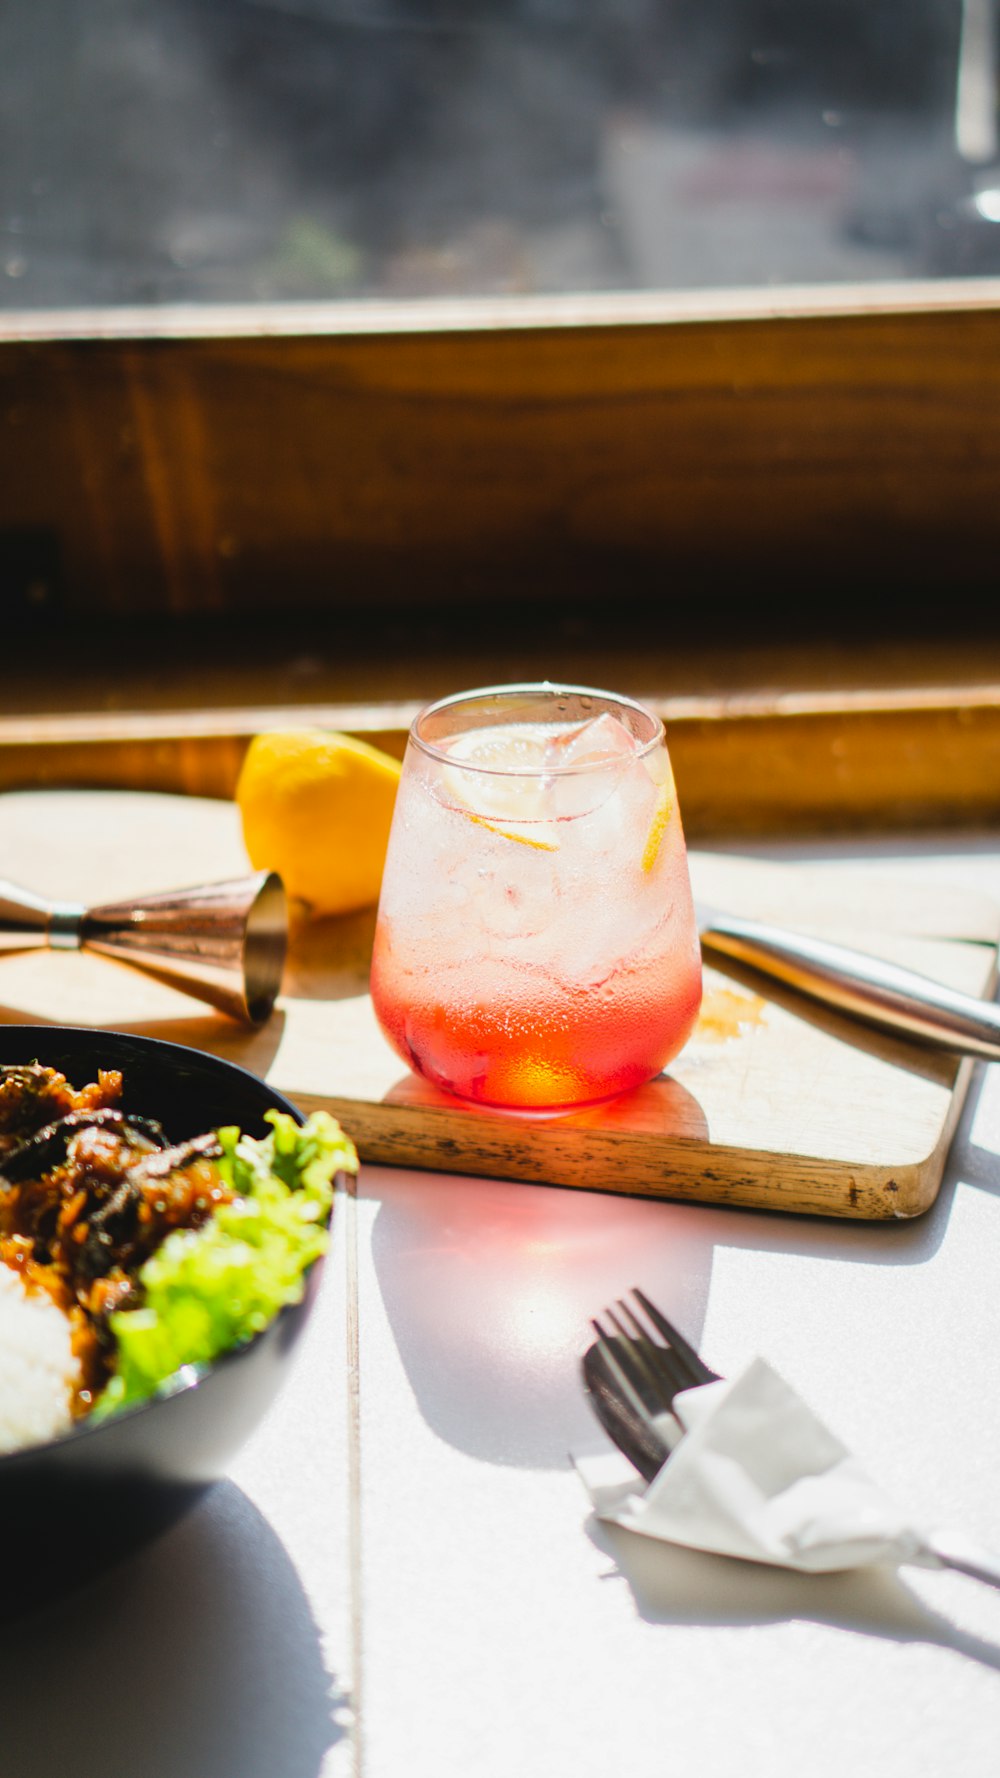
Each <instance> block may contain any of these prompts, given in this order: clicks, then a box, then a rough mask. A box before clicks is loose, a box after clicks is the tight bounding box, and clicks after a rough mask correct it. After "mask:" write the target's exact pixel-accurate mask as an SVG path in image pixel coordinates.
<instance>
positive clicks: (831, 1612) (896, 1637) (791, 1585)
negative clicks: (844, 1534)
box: [587, 1518, 1000, 1672]
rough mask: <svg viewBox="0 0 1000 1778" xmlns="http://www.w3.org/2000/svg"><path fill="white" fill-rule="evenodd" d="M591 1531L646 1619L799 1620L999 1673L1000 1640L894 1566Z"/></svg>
mask: <svg viewBox="0 0 1000 1778" xmlns="http://www.w3.org/2000/svg"><path fill="white" fill-rule="evenodd" d="M587 1530H588V1533H589V1535H590V1538H591V1541H592V1542H593V1543H594V1544H595V1545H596V1546H597V1548H598V1549H599V1550H603V1551H604V1552H605V1553H606V1554H608V1555H609V1556H611V1557H612V1559H613V1560H614V1562H615V1564H616V1570H617V1576H619V1577H621V1578H623V1579H624V1580H625V1581H626V1582H627V1584H628V1586H629V1587H630V1588H631V1591H632V1594H633V1597H634V1599H635V1602H636V1607H637V1609H638V1611H639V1615H640V1616H641V1617H642V1618H644V1619H645V1620H646V1621H647V1623H653V1624H657V1623H659V1624H702V1625H710V1624H731V1625H744V1624H766V1623H781V1622H788V1621H790V1620H792V1619H799V1620H806V1621H809V1622H812V1623H817V1624H829V1625H832V1626H833V1627H834V1628H836V1629H843V1630H851V1631H854V1632H858V1631H860V1632H861V1633H862V1634H864V1635H868V1636H878V1637H882V1638H884V1639H887V1640H889V1641H893V1642H925V1643H931V1644H933V1645H935V1646H936V1647H939V1648H950V1649H954V1650H955V1652H956V1653H958V1654H962V1655H966V1656H968V1657H969V1658H970V1659H971V1660H975V1661H979V1662H981V1663H982V1665H983V1666H985V1667H992V1668H994V1669H995V1670H997V1671H998V1672H1000V1643H995V1642H989V1641H987V1640H986V1639H985V1638H983V1637H980V1636H974V1635H971V1634H969V1633H968V1632H966V1631H964V1630H961V1629H959V1628H958V1627H957V1626H956V1625H955V1624H953V1623H951V1622H950V1621H949V1620H948V1619H947V1618H946V1617H943V1616H942V1615H941V1614H940V1613H939V1612H937V1611H934V1610H933V1608H932V1607H930V1606H929V1605H926V1604H925V1603H924V1601H923V1600H921V1599H919V1598H918V1597H917V1595H916V1594H915V1593H914V1592H912V1591H911V1589H910V1588H909V1587H908V1586H907V1585H906V1583H905V1582H904V1581H903V1580H902V1579H901V1578H900V1577H899V1576H898V1575H897V1574H896V1572H895V1571H894V1570H891V1569H878V1568H866V1569H855V1570H853V1571H852V1572H850V1573H847V1574H808V1575H807V1574H794V1573H792V1572H791V1571H786V1570H784V1569H780V1568H768V1567H765V1566H764V1565H763V1564H758V1563H756V1562H739V1561H736V1560H735V1559H734V1558H732V1557H729V1556H712V1555H706V1554H704V1553H702V1552H701V1551H698V1550H685V1549H681V1548H679V1547H678V1546H677V1545H676V1544H668V1543H660V1542H658V1541H656V1540H654V1539H652V1538H647V1537H642V1536H640V1535H638V1534H637V1533H636V1532H633V1531H626V1530H624V1529H622V1528H621V1527H620V1526H617V1525H608V1524H604V1523H602V1521H601V1520H599V1519H596V1518H593V1519H591V1520H590V1521H589V1523H588V1526H587ZM914 1572H916V1571H914ZM605 1578H613V1577H610V1576H607V1577H605Z"/></svg>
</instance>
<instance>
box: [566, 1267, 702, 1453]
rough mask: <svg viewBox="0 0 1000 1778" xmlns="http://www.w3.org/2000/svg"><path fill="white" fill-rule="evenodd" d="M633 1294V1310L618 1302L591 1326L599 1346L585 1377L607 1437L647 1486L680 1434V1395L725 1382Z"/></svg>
mask: <svg viewBox="0 0 1000 1778" xmlns="http://www.w3.org/2000/svg"><path fill="white" fill-rule="evenodd" d="M631 1294H632V1299H633V1302H632V1304H629V1303H628V1302H626V1301H625V1299H624V1298H619V1301H618V1303H617V1304H616V1305H615V1307H614V1308H607V1309H605V1310H604V1322H602V1321H600V1320H598V1319H597V1318H596V1317H595V1318H594V1319H593V1320H592V1321H591V1326H592V1328H593V1329H594V1332H595V1333H596V1335H597V1340H596V1343H595V1344H594V1345H592V1346H589V1347H588V1348H587V1351H586V1352H585V1353H584V1355H583V1360H582V1368H583V1379H584V1388H585V1389H586V1391H587V1393H588V1395H589V1396H590V1401H591V1406H592V1407H593V1409H594V1412H595V1414H596V1415H597V1418H598V1419H599V1420H600V1422H601V1424H602V1426H603V1427H604V1430H605V1432H606V1433H607V1434H608V1436H609V1438H610V1439H611V1440H612V1442H613V1443H614V1444H616V1445H617V1446H618V1448H619V1450H620V1451H623V1452H624V1454H625V1456H626V1457H627V1458H628V1459H629V1462H630V1463H631V1464H632V1465H633V1467H634V1468H635V1469H637V1470H638V1471H639V1474H640V1475H641V1476H642V1477H643V1479H644V1480H645V1481H647V1482H649V1481H652V1479H653V1477H654V1475H656V1473H657V1471H658V1470H659V1469H662V1467H663V1465H664V1463H665V1462H666V1460H667V1458H668V1457H669V1455H670V1452H671V1451H672V1450H673V1448H674V1446H675V1445H676V1444H677V1442H678V1440H679V1438H680V1437H681V1434H682V1430H683V1429H682V1427H681V1423H680V1421H679V1420H678V1419H677V1418H676V1416H675V1415H674V1413H673V1411H672V1410H673V1401H674V1397H675V1395H679V1394H680V1393H681V1391H682V1390H683V1389H693V1388H696V1387H697V1386H698V1385H699V1384H702V1383H717V1382H718V1381H719V1380H720V1379H719V1377H718V1374H717V1372H715V1371H713V1370H711V1369H710V1368H709V1366H708V1365H707V1364H706V1363H705V1361H704V1359H703V1358H701V1357H699V1355H698V1353H697V1352H696V1351H695V1349H694V1347H693V1346H691V1345H690V1344H689V1343H688V1341H687V1340H686V1339H685V1338H684V1335H683V1334H682V1333H680V1332H679V1331H678V1329H677V1328H676V1327H674V1326H673V1324H672V1322H670V1321H668V1320H667V1318H666V1316H665V1315H663V1314H662V1313H661V1311H660V1310H659V1309H658V1308H657V1307H656V1306H655V1304H654V1303H652V1302H650V1300H649V1298H648V1296H646V1295H645V1293H644V1292H643V1291H641V1290H639V1289H638V1288H635V1289H633V1291H632V1293H631ZM605 1323H607V1325H605ZM609 1329H610V1331H609Z"/></svg>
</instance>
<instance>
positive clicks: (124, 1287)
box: [0, 1062, 357, 1452]
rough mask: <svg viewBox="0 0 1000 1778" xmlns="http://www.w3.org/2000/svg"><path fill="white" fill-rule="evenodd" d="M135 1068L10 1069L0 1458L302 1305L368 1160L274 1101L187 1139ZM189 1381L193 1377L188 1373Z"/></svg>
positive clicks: (2, 1088)
mask: <svg viewBox="0 0 1000 1778" xmlns="http://www.w3.org/2000/svg"><path fill="white" fill-rule="evenodd" d="M123 1088H124V1082H123V1076H122V1073H121V1071H120V1070H118V1069H107V1070H105V1069H99V1070H97V1074H96V1079H94V1080H92V1081H90V1082H88V1083H87V1084H85V1085H84V1086H82V1087H75V1086H73V1085H72V1084H71V1083H70V1082H69V1080H68V1079H67V1078H66V1076H65V1074H63V1073H61V1072H60V1071H59V1070H58V1069H57V1068H54V1067H51V1066H43V1065H42V1064H41V1063H39V1062H29V1063H25V1064H23V1065H22V1064H12V1065H7V1066H4V1067H2V1068H0V1452H10V1451H14V1450H21V1449H24V1448H26V1447H28V1446H31V1445H32V1444H38V1443H42V1442H45V1441H47V1440H51V1439H53V1438H57V1437H58V1436H59V1435H60V1434H62V1433H64V1432H67V1431H69V1430H70V1429H71V1428H72V1427H73V1426H74V1425H75V1424H76V1423H78V1422H80V1421H82V1420H100V1419H106V1418H108V1417H110V1416H112V1415H114V1414H116V1413H118V1412H119V1411H120V1410H121V1409H123V1408H127V1407H131V1406H133V1405H136V1404H138V1403H141V1402H143V1401H146V1400H148V1399H149V1398H150V1397H151V1396H153V1395H154V1394H156V1393H157V1392H159V1391H161V1390H163V1389H164V1388H167V1389H168V1390H169V1384H170V1380H171V1379H172V1378H175V1377H176V1376H177V1375H178V1373H184V1372H185V1371H186V1370H187V1367H190V1366H198V1365H202V1364H207V1363H210V1362H211V1361H212V1360H214V1359H216V1358H218V1357H219V1356H221V1355H222V1354H223V1353H227V1352H230V1351H232V1350H235V1349H236V1348H238V1347H239V1346H241V1345H242V1344H244V1343H246V1342H247V1341H249V1340H251V1339H252V1338H253V1337H254V1336H255V1335H256V1334H258V1333H260V1332H261V1331H262V1330H263V1329H264V1328H265V1327H267V1326H268V1325H269V1324H270V1322H271V1321H273V1320H274V1318H275V1317H276V1316H277V1314H278V1312H279V1310H280V1309H281V1308H283V1307H284V1306H285V1305H286V1304H289V1303H293V1302H297V1301H299V1300H300V1299H301V1296H302V1293H303V1288H304V1279H305V1275H306V1273H307V1271H308V1269H309V1267H310V1266H311V1265H312V1264H313V1262H314V1261H315V1260H316V1259H318V1258H319V1256H320V1255H321V1254H322V1253H323V1252H324V1250H325V1248H326V1245H327V1242H328V1239H329V1229H328V1225H329V1218H330V1211H331V1207H332V1201H333V1181H334V1177H335V1175H336V1173H338V1172H353V1171H356V1169H357V1156H356V1154H355V1151H354V1148H353V1145H352V1144H351V1142H350V1141H349V1139H348V1138H347V1137H346V1136H345V1135H344V1133H343V1131H342V1130H341V1128H340V1125H339V1124H338V1123H337V1121H336V1120H335V1119H334V1118H333V1117H331V1116H330V1115H329V1114H328V1113H326V1112H315V1113H313V1114H312V1116H311V1117H309V1118H308V1119H307V1120H306V1121H305V1122H304V1123H302V1124H300V1123H298V1122H297V1121H296V1120H295V1118H293V1117H292V1116H291V1115H290V1114H289V1113H287V1112H283V1111H278V1110H271V1111H268V1112H266V1113H265V1121H266V1122H267V1123H269V1124H270V1126H271V1128H270V1130H269V1132H268V1134H267V1135H266V1136H264V1137H259V1138H254V1137H251V1136H248V1135H245V1134H243V1133H242V1132H241V1131H240V1130H239V1128H237V1127H235V1126H222V1127H220V1128H218V1129H210V1130H207V1131H205V1132H204V1133H203V1134H199V1135H196V1136H194V1137H191V1138H188V1139H187V1140H185V1141H183V1142H180V1143H172V1142H170V1141H169V1140H168V1138H167V1137H166V1135H165V1134H164V1132H163V1129H162V1127H161V1126H160V1124H159V1123H158V1122H157V1121H156V1120H155V1119H153V1118H150V1117H147V1116H138V1115H135V1114H133V1113H132V1112H128V1111H125V1110H123V1109H122V1098H123ZM187 1374H188V1375H189V1374H190V1372H188V1373H187Z"/></svg>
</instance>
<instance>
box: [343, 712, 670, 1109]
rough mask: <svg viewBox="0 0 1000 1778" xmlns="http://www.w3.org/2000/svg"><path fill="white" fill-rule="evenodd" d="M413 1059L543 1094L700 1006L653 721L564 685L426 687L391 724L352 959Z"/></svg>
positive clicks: (474, 1088) (646, 1051)
mask: <svg viewBox="0 0 1000 1778" xmlns="http://www.w3.org/2000/svg"><path fill="white" fill-rule="evenodd" d="M371 991H372V1000H373V1003H374V1007H375V1011H376V1013H377V1015H378V1018H379V1022H380V1024H381V1026H382V1029H383V1031H384V1032H385V1034H386V1036H387V1037H388V1039H389V1041H390V1043H391V1044H392V1045H393V1047H394V1049H395V1050H396V1051H397V1053H398V1054H399V1055H400V1057H401V1058H402V1059H403V1060H404V1061H405V1062H406V1063H408V1064H409V1066H410V1067H411V1068H413V1069H415V1070H416V1072H417V1073H418V1074H421V1075H423V1076H424V1077H425V1078H426V1079H428V1080H430V1081H433V1082H434V1083H435V1084H436V1085H437V1086H439V1087H443V1088H444V1089H446V1090H447V1091H448V1092H451V1093H456V1094H458V1095H459V1096H460V1097H462V1098H464V1099H471V1100H476V1101H478V1102H479V1103H481V1104H484V1105H495V1106H504V1107H511V1108H516V1109H521V1110H553V1109H557V1108H560V1107H568V1106H573V1105H585V1104H588V1103H592V1102H594V1101H597V1100H602V1099H608V1098H611V1097H614V1096H616V1095H617V1094H619V1093H622V1092H625V1091H627V1090H628V1089H629V1088H630V1087H634V1086H638V1085H639V1084H641V1083H642V1082H643V1081H647V1080H650V1079H651V1078H652V1077H653V1076H654V1075H656V1074H659V1073H660V1071H661V1069H663V1068H664V1067H665V1066H666V1064H667V1063H668V1062H669V1061H671V1059H672V1058H673V1057H674V1056H676V1055H677V1053H678V1051H679V1050H680V1049H681V1048H682V1046H683V1044H684V1043H685V1042H686V1040H687V1038H688V1036H689V1034H690V1032H691V1029H692V1026H693V1024H694V1022H695V1019H696V1017H697V1014H698V1008H699V1006H700V1003H701V955H700V947H699V942H698V935H697V931H696V927H695V919H694V909H693V906H692V900H691V888H690V882H689V879H688V869H687V853H686V850H685V845H684V834H683V829H682V827H681V818H680V811H679V809H678V807H677V796H676V791H675V789H674V781H673V775H672V773H671V769H670V760H669V756H668V754H667V747H666V740H665V737H664V732H663V725H662V723H661V722H660V720H659V718H658V717H656V716H654V715H653V714H652V713H651V712H650V711H648V710H646V709H644V708H643V707H642V706H641V705H639V704H635V703H633V702H632V701H631V700H629V699H627V698H621V697H615V696H613V695H612V694H610V693H607V692H598V691H590V690H588V689H586V688H581V687H568V686H557V685H548V684H543V685H521V686H499V687H495V688H492V689H488V690H484V691H477V692H470V693H468V694H464V695H461V696H458V697H453V698H446V699H444V700H442V701H441V702H440V703H437V704H433V705H431V706H430V707H429V708H428V709H426V710H424V711H422V712H421V714H420V715H419V716H418V717H417V719H416V721H415V723H414V725H413V728H412V730H411V733H410V738H409V742H408V745H407V750H406V758H405V761H404V765H403V774H402V778H401V781H400V786H399V792H398V795H397V800H396V809H395V814H394V817H393V825H392V833H391V836H390V840H389V851H388V856H387V858H386V865H385V873H384V876H383V881H382V895H381V900H380V903H379V915H378V925H377V929H376V936H375V949H374V956H373V960H372V975H371Z"/></svg>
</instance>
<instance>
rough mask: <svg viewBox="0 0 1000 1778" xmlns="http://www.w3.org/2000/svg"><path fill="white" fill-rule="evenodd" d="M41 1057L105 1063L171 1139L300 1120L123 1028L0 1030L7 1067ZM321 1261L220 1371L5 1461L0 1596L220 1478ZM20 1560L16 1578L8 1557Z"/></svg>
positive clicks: (74, 1076) (129, 1541) (253, 1088)
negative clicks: (269, 1116)
mask: <svg viewBox="0 0 1000 1778" xmlns="http://www.w3.org/2000/svg"><path fill="white" fill-rule="evenodd" d="M36 1060H37V1061H39V1062H41V1063H42V1064H43V1065H45V1066H48V1067H54V1068H58V1069H60V1070H61V1071H62V1072H63V1073H64V1074H65V1075H66V1077H67V1079H68V1080H70V1081H71V1082H72V1084H73V1085H74V1086H77V1087H80V1086H83V1085H85V1084H86V1082H88V1081H91V1080H94V1079H96V1074H97V1070H98V1068H117V1069H120V1070H121V1073H122V1078H123V1082H124V1092H123V1097H122V1106H123V1109H125V1110H126V1111H130V1112H133V1113H134V1114H137V1115H144V1116H147V1117H155V1118H158V1119H159V1121H160V1122H161V1123H162V1125H163V1127H164V1130H165V1132H166V1134H167V1137H168V1138H169V1139H170V1140H171V1141H181V1140H183V1138H185V1137H187V1136H195V1135H198V1134H199V1133H200V1132H201V1131H203V1130H210V1129H214V1128H216V1127H217V1126H218V1125H220V1124H238V1125H239V1126H240V1128H241V1129H242V1130H244V1131H245V1132H246V1133H247V1134H249V1135H251V1136H263V1135H265V1134H266V1133H267V1130H268V1128H269V1126H268V1125H267V1124H266V1123H265V1121H264V1113H265V1112H266V1111H269V1110H271V1109H277V1110H279V1111H286V1112H289V1113H290V1114H291V1116H292V1117H294V1118H295V1120H296V1122H297V1123H302V1121H303V1118H302V1113H301V1112H300V1111H299V1110H298V1109H297V1108H296V1106H294V1105H293V1104H292V1103H291V1102H290V1100H288V1099H286V1098H284V1097H283V1095H282V1094H281V1093H277V1092H275V1091H274V1089H273V1088H272V1087H269V1086H267V1085H266V1084H265V1083H264V1082H263V1081H262V1080H259V1079H258V1078H257V1076H256V1075H253V1074H250V1073H248V1072H247V1070H246V1069H244V1068H239V1067H237V1066H236V1064H235V1063H233V1062H225V1061H222V1060H220V1058H219V1057H217V1056H210V1055H205V1054H203V1053H201V1052H200V1051H198V1050H192V1049H185V1048H183V1047H182V1046H181V1045H179V1044H175V1043H163V1042H161V1041H160V1040H159V1039H155V1038H151V1037H134V1036H130V1035H127V1034H125V1033H123V1032H116V1031H93V1030H90V1031H88V1030H73V1029H69V1028H66V1027H61V1026H46V1025H6V1026H0V1065H3V1064H10V1063H18V1062H32V1061H36ZM320 1270H321V1262H320V1261H317V1262H316V1263H315V1264H314V1265H313V1266H311V1267H310V1270H309V1273H308V1275H307V1278H306V1285H305V1292H304V1295H303V1297H302V1300H301V1302H299V1303H293V1304H290V1305H288V1306H287V1307H285V1308H284V1309H282V1310H281V1311H280V1313H279V1314H278V1315H277V1317H276V1318H275V1320H274V1321H273V1322H272V1323H271V1324H270V1326H269V1327H267V1328H265V1329H264V1331H263V1332H262V1333H260V1334H258V1335H257V1336H256V1337H255V1338H254V1339H252V1340H250V1341H248V1342H247V1344H246V1345H244V1346H241V1347H239V1348H237V1349H236V1350H235V1351H233V1352H230V1353H227V1354H226V1355H225V1356H224V1357H222V1358H220V1359H217V1360H216V1362H215V1363H214V1364H211V1365H206V1366H200V1367H198V1368H197V1370H193V1371H191V1372H190V1373H188V1372H185V1373H184V1380H183V1381H181V1382H178V1380H177V1379H174V1380H173V1382H172V1383H171V1384H170V1385H167V1386H166V1389H165V1392H164V1393H162V1394H160V1395H158V1396H155V1397H154V1398H153V1399H152V1400H151V1401H148V1402H145V1403H143V1404H142V1405H141V1406H139V1407H136V1408H132V1409H129V1410H127V1411H125V1412H123V1413H122V1414H120V1415H118V1416H116V1417H115V1418H113V1419H109V1420H106V1421H101V1422H97V1423H96V1424H94V1425H88V1424H87V1422H86V1421H81V1422H80V1424H79V1425H78V1426H76V1427H74V1428H73V1430H72V1431H70V1432H68V1433H66V1434H65V1435H64V1436H62V1437H60V1438H57V1439H53V1440H51V1441H50V1442H48V1443H46V1444H42V1445H33V1446H30V1447H29V1448H28V1449H26V1450H23V1451H14V1452H11V1453H8V1454H7V1455H4V1456H0V1520H2V1522H3V1523H4V1524H5V1525H6V1526H7V1527H8V1533H11V1532H14V1533H16V1534H15V1535H8V1537H7V1539H5V1544H6V1549H5V1554H4V1577H3V1583H2V1586H0V1592H2V1593H3V1594H5V1595H6V1597H7V1599H8V1601H10V1600H11V1598H12V1596H13V1593H14V1592H17V1593H18V1594H19V1595H22V1594H27V1596H29V1597H30V1594H31V1591H32V1588H33V1587H35V1586H37V1587H38V1588H39V1589H41V1590H50V1589H51V1583H52V1581H53V1580H54V1579H60V1578H66V1579H73V1578H85V1577H86V1574H88V1573H93V1571H94V1569H95V1567H96V1566H99V1565H101V1564H102V1563H103V1562H104V1561H106V1560H107V1559H108V1558H109V1557H113V1556H117V1555H120V1554H122V1553H124V1552H125V1551H127V1550H129V1549H132V1548H134V1547H135V1546H136V1545H137V1544H138V1543H140V1542H142V1541H144V1540H145V1539H146V1538H148V1537H150V1536H152V1535H154V1534H156V1533H157V1532H159V1531H162V1530H164V1529H165V1528H166V1527H167V1526H168V1525H169V1524H171V1523H172V1522H173V1521H174V1520H175V1519H177V1518H178V1517H179V1515H180V1514H181V1513H182V1512H184V1511H185V1510H186V1509H187V1508H188V1507H189V1506H191V1505H192V1504H193V1503H194V1501H196V1500H197V1499H198V1497H199V1496H200V1495H201V1494H202V1493H203V1492H204V1490H205V1489H206V1488H208V1487H210V1486H211V1485H212V1483H213V1482H215V1481H217V1480H218V1479H219V1478H220V1477H221V1476H222V1475H223V1474H224V1473H225V1470H226V1467H227V1465H228V1464H229V1462H230V1461H231V1459H232V1458H233V1456H234V1455H235V1453H236V1452H237V1450H238V1449H239V1447H240V1446H241V1445H242V1443H243V1442H244V1440H245V1439H246V1438H247V1436H248V1435H249V1434H250V1433H251V1432H252V1431H253V1430H254V1428H255V1426H256V1425H257V1423H258V1421H259V1420H260V1419H261V1417H262V1416H263V1414H264V1412H265V1410H266V1409H267V1408H268V1407H269V1405H270V1403H271V1402H272V1401H273V1399H274V1397H275V1395H276V1394H277V1392H278V1389H279V1388H280V1386H281V1383H282V1381H283V1379H284V1377H285V1374H286V1371H287V1369H288V1365H289V1360H290V1358H291V1355H292V1350H293V1348H294V1346H295V1344H296V1341H297V1340H298V1338H299V1335H300V1334H301V1332H302V1329H303V1327H304V1325H305V1322H306V1319H307V1317H308V1315H309V1312H310V1309H311V1306H312V1303H313V1300H314V1297H315V1294H316V1290H317V1285H318V1282H319V1276H320ZM15 1544H16V1545H17V1546H18V1548H19V1550H20V1551H21V1552H22V1556H21V1560H20V1568H21V1570H22V1572H21V1573H19V1574H18V1575H17V1576H16V1577H15V1576H14V1575H13V1573H12V1569H11V1563H10V1561H9V1558H8V1554H7V1551H9V1550H10V1548H11V1546H12V1545H15Z"/></svg>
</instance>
